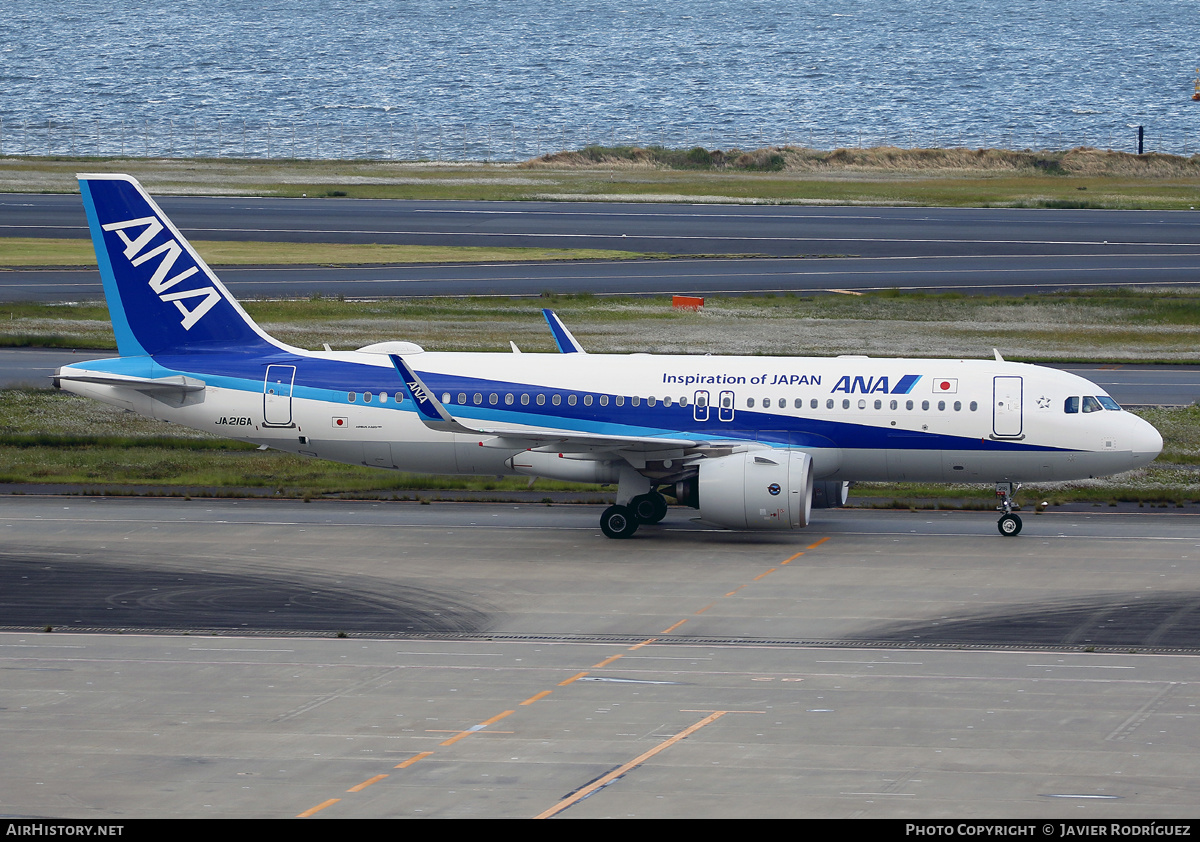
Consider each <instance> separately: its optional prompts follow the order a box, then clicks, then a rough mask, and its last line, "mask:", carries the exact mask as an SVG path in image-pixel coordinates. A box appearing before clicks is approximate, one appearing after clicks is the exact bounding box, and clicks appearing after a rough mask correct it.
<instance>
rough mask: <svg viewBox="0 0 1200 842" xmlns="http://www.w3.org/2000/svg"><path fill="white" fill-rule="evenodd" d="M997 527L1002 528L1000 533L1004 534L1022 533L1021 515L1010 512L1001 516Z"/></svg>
mask: <svg viewBox="0 0 1200 842" xmlns="http://www.w3.org/2000/svg"><path fill="white" fill-rule="evenodd" d="M996 528H997V529H999V530H1000V534H1001V535H1004V536H1013V535H1020V534H1021V516H1020V515H1013V514H1008V515H1004V516H1003V517H1001V518H1000V521H999V522H998V523H997V524H996Z"/></svg>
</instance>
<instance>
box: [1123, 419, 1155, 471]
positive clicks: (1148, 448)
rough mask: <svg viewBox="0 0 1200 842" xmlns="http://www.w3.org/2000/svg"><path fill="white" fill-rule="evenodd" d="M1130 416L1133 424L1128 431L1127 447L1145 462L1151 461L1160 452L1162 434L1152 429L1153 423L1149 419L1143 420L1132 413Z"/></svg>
mask: <svg viewBox="0 0 1200 842" xmlns="http://www.w3.org/2000/svg"><path fill="white" fill-rule="evenodd" d="M1130 417H1131V418H1132V419H1133V424H1132V429H1131V430H1130V431H1129V433H1130V435H1129V443H1130V448H1129V449H1130V450H1131V451H1133V455H1134V456H1135V457H1139V458H1141V459H1144V460H1145V461H1147V462H1150V461H1153V460H1154V458H1155V457H1157V456H1158V454H1160V453H1162V448H1163V439H1162V435H1161V434H1160V433H1159V432H1158V430H1156V429H1154V425H1153V424H1151V423H1150V422H1149V421H1143V420H1142V419H1141V418H1138V417H1137V416H1136V415H1132V414H1131V415H1130Z"/></svg>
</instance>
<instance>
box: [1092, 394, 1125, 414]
mask: <svg viewBox="0 0 1200 842" xmlns="http://www.w3.org/2000/svg"><path fill="white" fill-rule="evenodd" d="M1096 400H1098V401H1100V405H1101V406H1103V407H1104V408H1105V409H1111V410H1112V411H1113V412H1120V411H1121V405H1120V404H1119V403H1117V402H1116V401H1114V400H1113V399H1112V398H1110V397H1109V396H1108V395H1096Z"/></svg>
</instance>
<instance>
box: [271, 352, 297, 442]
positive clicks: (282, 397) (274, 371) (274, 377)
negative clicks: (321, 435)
mask: <svg viewBox="0 0 1200 842" xmlns="http://www.w3.org/2000/svg"><path fill="white" fill-rule="evenodd" d="M295 381H296V367H295V366H294V365H269V366H267V376H266V377H264V378H263V424H264V425H265V426H267V427H290V426H292V384H293V383H295Z"/></svg>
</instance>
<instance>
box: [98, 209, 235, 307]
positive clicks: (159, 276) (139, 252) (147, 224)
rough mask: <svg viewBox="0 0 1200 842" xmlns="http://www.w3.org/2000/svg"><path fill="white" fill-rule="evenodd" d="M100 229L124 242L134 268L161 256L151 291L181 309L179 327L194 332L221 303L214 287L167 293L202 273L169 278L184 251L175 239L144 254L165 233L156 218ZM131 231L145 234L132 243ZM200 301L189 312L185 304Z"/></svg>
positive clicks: (191, 271)
mask: <svg viewBox="0 0 1200 842" xmlns="http://www.w3.org/2000/svg"><path fill="white" fill-rule="evenodd" d="M101 227H102V228H103V229H104V230H105V231H115V232H116V233H117V236H118V237H120V238H121V242H123V243H124V244H125V259H126V260H128V261H129V263H130V265H132V266H141V265H142V264H143V263H145V262H146V261H148V260H150V259H151V258H154V257H158V256H160V255H161V259H160V261H159V263H158V268H157V269H155V270H154V274H153V275H152V276H151V277H150V281H149V283H150V289H152V290H154V292H155V293H157V294H158V297H159V299H160V300H162V301H169V302H171V303H173V304H174V305H175V306H176V307H177V308H179V312H180V313H182V314H183V321H181V322H180V324H181V325H182V326H183V329H184V330H191V329H192V327H193V326H194V325H195V324H196V322H198V321H200V319H201V318H203V316H204V314H205V313H207V312H208V311H209V310H211V309H212V307H213V305H214V304H216V303H217V302H218V301H220V300H221V294H220V293H218V292H217V291H216V289H214V288H213V287H211V286H207V287H200V288H198V289H188V290H181V291H178V292H168V291H167V290H169V289H171V288H172V287H174V286H175V285H176V284H178V283H179V282H180V281H183V280H185V279H187V278H190V277H191V276H192V275H195V274H196V273H197V272H199V271H200V269H199V268H198V267H196V266H189V267H188V268H187V269H184V270H183V271H182V272H180V273H179V274H178V275H175V276H174V277H171V278H168V277H167V276H168V275H170V274H171V270H172V269H174V268H175V261H176V260H178V259H179V256H180V255H181V254H183V248H182V247H181V246H180V245H179V243H177V242H176V241H175V240H174V239H171V240H168V241H167V242H165V243H163V244H162V245H161V246H158V247H157V248H153V249H150V250H149V251H147V252H145V253H143V249H145V248H146V246H148V245H149V244H150V243H151V241H153V239H154V238H155V237H156V236H157V235H158V233H159V232H160V231H162V230H163V224H162V223H161V222H159V221H158V220H157V219H156V218H154V217H153V216H144V217H141V218H140V219H127V220H125V221H124V222H110V223H108V224H107V225H103V226H101ZM130 228H133V229H137V228H140V229H142V230H141V232H140V233H137V234H136V236H135V237H134V238H132V239H131V238H130V236H129V234H127V233H126V229H130ZM201 297H203V300H202V301H201V302H200V303H199V304H197V305H196V306H195V307H193V308H192V309H190V310H189V309H188V308H187V306H186V305H184V303H183V302H184V301H187V300H188V299H192V298H201Z"/></svg>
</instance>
